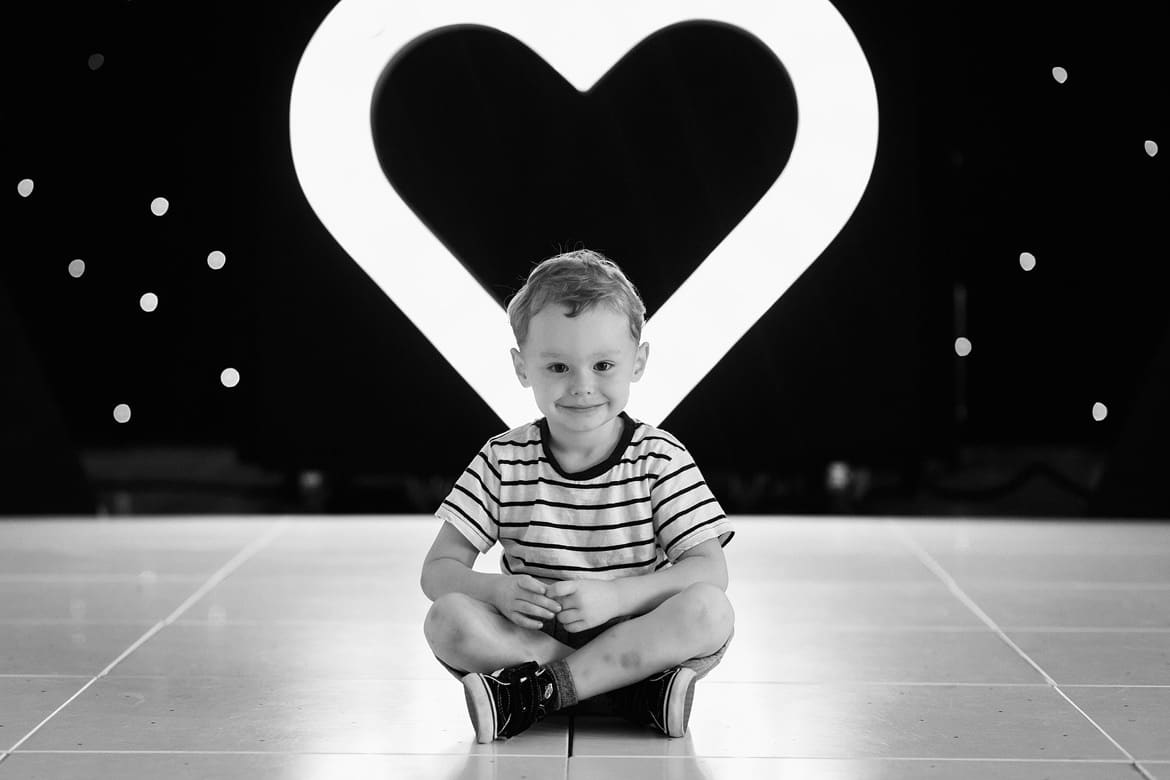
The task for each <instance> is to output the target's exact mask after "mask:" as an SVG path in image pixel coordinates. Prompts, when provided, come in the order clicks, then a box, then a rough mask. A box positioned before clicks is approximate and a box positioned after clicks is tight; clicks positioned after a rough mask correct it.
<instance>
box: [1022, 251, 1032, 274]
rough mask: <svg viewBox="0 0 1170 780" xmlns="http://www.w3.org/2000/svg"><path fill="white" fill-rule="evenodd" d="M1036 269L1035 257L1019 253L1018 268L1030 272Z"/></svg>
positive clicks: (1028, 253) (1027, 253)
mask: <svg viewBox="0 0 1170 780" xmlns="http://www.w3.org/2000/svg"><path fill="white" fill-rule="evenodd" d="M1035 267H1036V255H1034V254H1032V253H1031V252H1020V268H1023V269H1024V270H1025V271H1031V270H1032V269H1033V268H1035Z"/></svg>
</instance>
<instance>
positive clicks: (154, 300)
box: [138, 292, 158, 312]
mask: <svg viewBox="0 0 1170 780" xmlns="http://www.w3.org/2000/svg"><path fill="white" fill-rule="evenodd" d="M138 305H139V306H141V307H142V310H143V311H145V312H152V311H154V310H155V309H157V308H158V296H157V295H155V294H154V293H152V292H148V293H145V294H144V295H143V296H142V297H141V298H139V299H138Z"/></svg>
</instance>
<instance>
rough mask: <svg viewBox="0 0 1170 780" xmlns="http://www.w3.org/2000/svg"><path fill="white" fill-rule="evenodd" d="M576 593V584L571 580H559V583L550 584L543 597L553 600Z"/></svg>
mask: <svg viewBox="0 0 1170 780" xmlns="http://www.w3.org/2000/svg"><path fill="white" fill-rule="evenodd" d="M576 592H577V583H576V582H574V581H573V580H561V581H560V582H554V583H553V584H552V586H551V587H550V588H549V589H548V591H547V592H546V593H545V595H546V596H551V597H553V598H555V599H559V598H561V597H562V596H568V595H569V594H570V593H576Z"/></svg>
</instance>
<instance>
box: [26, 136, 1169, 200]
mask: <svg viewBox="0 0 1170 780" xmlns="http://www.w3.org/2000/svg"><path fill="white" fill-rule="evenodd" d="M1146 143H1153V141H1146ZM16 191H17V192H18V193H19V194H20V197H22V198H27V197H28V196H29V195H32V191H33V180H32V179H21V180H20V182H19V183H18V184H17V185H16Z"/></svg>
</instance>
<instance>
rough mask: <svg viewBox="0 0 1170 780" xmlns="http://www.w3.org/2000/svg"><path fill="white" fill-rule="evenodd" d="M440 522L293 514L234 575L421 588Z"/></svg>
mask: <svg viewBox="0 0 1170 780" xmlns="http://www.w3.org/2000/svg"><path fill="white" fill-rule="evenodd" d="M439 525H440V521H439V520H437V519H435V518H433V517H429V518H425V519H421V520H420V519H418V518H417V517H416V516H413V515H410V516H405V517H396V516H392V515H390V516H384V517H378V518H358V519H348V518H347V519H340V518H337V519H334V520H325V521H317V522H312V521H305V520H299V519H297V518H293V519H291V520H290V521H289V524H288V527H287V528H286V529H285V530H284V532H282V533H281V534H280V536H279V537H277V538H276V539H274V540H273V541H272V542H271V543H270V544H268V545H266V546H265V547H264V548H263V549H261V550H259V551H258V552H257V553H256V554H255V555H254V556H252V557H251V558H250V559H249V560H248V561H247V562H246V563H244V564H243V565H242V566H241V567H240V569H239V571H238V572H237V573H236V574H234V575H233V578H238V579H251V578H253V577H273V576H275V577H281V576H295V577H318V576H333V575H341V576H350V577H352V576H355V575H362V576H377V577H395V578H400V579H401V580H402V581H403V582H404V583H412V584H413V586H414V587H415V589H416V590H417V587H418V579H419V575H420V574H421V573H422V564H423V560H424V559H425V558H426V553H427V551H428V550H429V549H430V546H431V542H432V541H433V537H434V535H435V533H437V532H438V529H439Z"/></svg>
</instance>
